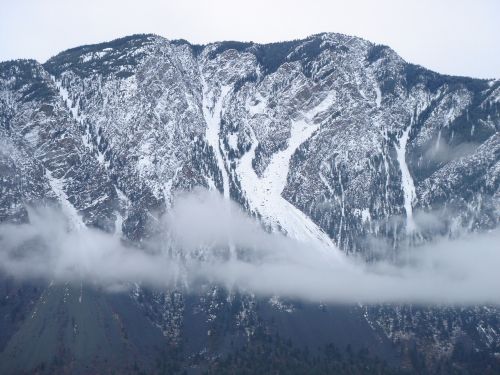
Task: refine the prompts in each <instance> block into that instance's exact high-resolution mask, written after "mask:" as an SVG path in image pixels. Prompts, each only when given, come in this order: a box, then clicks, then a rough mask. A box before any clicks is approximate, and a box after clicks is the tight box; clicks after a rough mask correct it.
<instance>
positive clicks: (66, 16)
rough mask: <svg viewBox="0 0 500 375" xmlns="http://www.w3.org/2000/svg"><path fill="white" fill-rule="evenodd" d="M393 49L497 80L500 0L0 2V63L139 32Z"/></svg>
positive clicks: (198, 39) (428, 63) (446, 69)
mask: <svg viewBox="0 0 500 375" xmlns="http://www.w3.org/2000/svg"><path fill="white" fill-rule="evenodd" d="M324 31H329V32H340V33H344V34H350V35H356V36H360V37H363V38H365V39H368V40H371V41H373V42H376V43H382V44H387V45H389V46H390V47H392V48H393V49H395V50H396V51H397V52H398V53H399V54H400V55H401V56H402V57H403V58H404V59H406V60H407V61H409V62H413V63H417V64H420V65H424V66H425V67H428V68H430V69H433V70H436V71H438V72H442V73H448V74H457V75H467V76H474V77H483V78H500V0H345V1H339V0H254V1H240V0H199V1H196V0H182V1H160V0H141V1H131V0H106V1H105V0H85V1H83V0H81V1H78V0H71V1H69V0H1V2H0V61H3V60H8V59H13V58H35V59H37V60H39V61H41V62H44V61H45V60H46V59H47V58H49V57H50V56H52V55H54V54H56V53H58V52H59V51H61V50H64V49H67V48H70V47H75V46H78V45H81V44H89V43H97V42H102V41H106V40H111V39H114V38H117V37H121V36H125V35H129V34H135V33H155V34H159V35H162V36H164V37H167V38H169V39H177V38H183V39H187V40H189V41H191V42H194V43H207V42H212V41H218V40H229V39H232V40H243V41H254V42H270V41H279V40H287V39H294V38H301V37H305V36H308V35H310V34H315V33H319V32H324Z"/></svg>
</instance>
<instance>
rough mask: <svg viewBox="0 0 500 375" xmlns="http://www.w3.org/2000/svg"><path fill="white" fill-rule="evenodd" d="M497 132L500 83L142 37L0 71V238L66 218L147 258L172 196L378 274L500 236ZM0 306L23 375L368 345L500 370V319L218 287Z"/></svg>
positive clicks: (320, 38)
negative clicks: (422, 252)
mask: <svg viewBox="0 0 500 375" xmlns="http://www.w3.org/2000/svg"><path fill="white" fill-rule="evenodd" d="M499 130H500V81H499V80H479V79H473V78H466V77H452V76H446V75H441V74H438V73H435V72H432V71H429V70H427V69H425V68H423V67H420V66H417V65H413V64H410V63H407V62H405V61H404V60H403V59H402V58H401V57H399V56H398V55H397V54H396V53H395V52H394V51H393V50H391V49H390V48H389V47H386V46H381V45H375V44H373V43H370V42H368V41H365V40H363V39H360V38H356V37H351V36H346V35H341V34H331V33H325V34H319V35H314V36H311V37H309V38H307V39H304V40H294V41H289V42H280V43H272V44H265V45H261V44H255V43H243V42H233V41H227V42H220V43H213V44H208V45H193V44H190V43H189V42H187V41H185V40H174V41H169V40H166V39H164V38H162V37H159V36H156V35H133V36H129V37H125V38H122V39H117V40H114V41H111V42H107V43H102V44H97V45H89V46H81V47H77V48H73V49H70V50H67V51H64V52H61V53H60V54H58V55H56V56H55V57H53V58H51V59H49V60H48V61H47V62H46V63H45V64H40V63H38V62H36V61H33V60H16V61H8V62H3V63H0V145H1V148H0V171H1V174H0V191H1V195H0V221H1V222H4V223H23V222H26V221H27V220H29V219H28V209H29V207H30V205H33V204H56V205H59V206H60V207H61V209H62V211H63V212H64V213H65V214H66V216H68V218H70V224H71V225H72V226H73V228H79V227H83V226H88V227H92V228H97V229H99V230H102V231H105V232H108V233H115V234H116V235H118V236H121V237H122V238H123V239H124V240H126V241H130V242H132V243H139V244H140V243H142V242H143V241H146V240H147V239H148V238H150V237H151V236H154V234H155V233H157V232H158V230H159V228H158V217H159V216H160V215H161V214H163V213H165V212H168V211H169V210H170V208H171V205H172V202H173V198H174V197H175V196H176V194H178V193H179V192H182V191H190V190H192V189H194V188H196V187H198V186H201V187H205V188H208V189H212V190H218V191H219V192H220V193H221V194H222V195H223V196H224V197H225V198H227V199H231V200H233V201H235V202H237V203H238V204H239V205H241V207H242V208H244V210H246V211H247V212H248V213H249V214H251V215H253V216H255V217H257V218H259V220H260V221H261V222H262V223H263V225H265V226H266V227H267V228H268V230H272V231H280V232H282V233H284V234H286V235H288V236H290V237H292V238H294V239H298V240H301V241H307V242H313V243H321V244H322V245H326V246H331V247H338V248H339V249H341V250H342V251H344V252H345V253H346V254H349V255H353V256H354V255H356V256H357V255H359V256H361V257H363V258H364V259H365V260H366V261H371V260H373V259H375V258H376V257H377V256H378V254H379V252H380V251H379V250H380V247H383V248H390V249H393V251H394V253H397V252H398V250H399V249H400V248H402V247H405V246H408V245H412V246H413V245H418V244H421V243H425V242H426V241H428V240H430V239H432V238H434V237H436V236H442V235H446V236H452V237H453V236H455V235H457V234H458V233H460V232H463V231H469V232H473V231H484V230H488V229H492V228H495V227H497V226H498V224H499V218H500V215H499V212H500V190H499V185H500V162H499V160H500V133H499ZM0 292H1V294H0V300H1V301H2V302H1V304H0V310H1V312H2V314H1V316H2V317H3V318H2V320H1V321H0V325H1V327H2V330H1V332H2V334H0V350H1V351H2V354H1V358H2V359H1V361H0V362H1V363H2V365H0V367H1V368H3V369H4V371H9V372H15V371H20V372H22V371H25V372H30V371H35V370H34V369H36V371H38V372H39V373H43V372H44V371H49V372H50V371H53V370H54V369H58V371H62V372H67V373H73V372H82V373H85V372H92V371H105V370H102V369H109V368H111V367H113V366H114V367H117V366H120V368H122V371H123V372H127V371H129V372H132V373H133V372H134V371H136V370H138V369H145V370H147V371H149V370H150V371H155V370H153V368H154V366H157V368H162V369H163V370H165V371H167V369H166V367H165V366H167V365H168V364H169V363H170V364H171V363H178V361H179V358H189V361H190V363H189V371H191V372H193V373H196V372H197V371H198V372H200V371H209V370H210V369H212V367H210V366H219V367H215V370H213V371H215V372H217V371H218V370H220V371H222V370H221V369H222V367H220V366H228V368H230V366H232V364H231V361H229V360H227V357H226V355H227V353H235V352H237V353H240V354H239V355H240V357H241V358H244V356H242V355H241V352H239V351H240V350H241V348H246V346H245V345H247V343H248V342H251V341H252V340H253V339H255V340H256V341H258V342H259V343H261V342H266V340H268V339H270V338H275V337H279V339H276V340H277V343H278V344H276V347H279V345H280V344H279V343H281V341H280V340H283V342H284V343H287V340H290V345H294V346H297V347H298V348H304V347H307V348H317V347H319V346H322V345H330V344H333V345H335V346H336V347H338V348H341V351H343V350H344V348H346V346H348V347H349V348H351V347H353V348H355V350H361V349H363V348H365V347H368V348H370V349H371V353H370V356H374V357H378V358H381V359H384V360H386V361H387V362H388V363H389V364H390V365H389V366H390V367H391V366H392V367H391V368H396V369H400V370H401V369H404V370H406V371H423V370H422V369H426V370H425V371H436V372H437V371H438V370H439V369H441V370H440V371H447V370H446V369H447V367H446V366H451V367H449V368H454V369H458V370H460V369H466V370H464V371H471V372H474V371H475V370H477V368H476V367H474V366H477V365H478V364H479V363H480V364H483V365H484V364H485V363H487V366H489V367H488V368H490V369H492V371H493V372H492V373H494V372H495V367H494V366H497V367H496V369H498V366H499V363H498V359H495V358H498V353H499V352H500V349H499V346H500V327H499V323H498V322H499V318H500V310H499V309H498V308H497V307H494V306H477V307H469V308H465V307H464V308H458V307H442V308H437V307H426V306H412V305H404V306H393V305H387V306H386V305H373V306H362V305H357V306H326V305H322V306H317V305H314V304H307V303H303V302H298V301H288V300H286V299H283V298H279V297H276V298H273V299H271V300H263V299H260V298H257V297H255V296H252V295H240V294H235V295H232V294H228V293H227V292H226V291H224V290H222V289H220V288H218V287H213V288H210V289H208V290H207V291H206V293H205V294H202V295H189V294H185V293H183V292H182V291H180V290H168V291H165V290H151V289H148V288H142V287H139V286H137V287H136V288H135V289H134V290H133V291H132V292H131V293H130V294H125V295H124V294H117V295H114V294H111V295H110V294H108V293H105V292H102V291H99V290H95V289H93V288H91V287H86V286H84V285H81V287H80V288H76V287H75V286H72V285H62V286H61V285H51V284H47V283H45V282H42V281H40V282H22V281H19V280H13V279H11V278H9V277H3V278H2V287H1V289H0ZM82 295H83V298H82ZM87 297H88V298H87ZM79 327H80V328H81V327H84V328H83V329H80V328H79ZM276 335H277V336H276ZM259 340H260V341H259ZM262 345H264V344H262ZM283 345H284V347H287V345H286V344H283ZM262 347H265V345H264V346H262ZM288 347H290V346H288ZM39 348H44V350H43V351H39ZM166 348H168V350H166ZM253 348H254V349H255V348H259V346H255V347H253ZM254 349H251V350H254ZM165 350H166V352H164V351H165ZM247 350H250V349H247ZM297 350H299V349H297ZM300 350H302V349H300ZM308 350H309V349H308ZM247 352H248V351H247ZM264 352H266V350H264ZM33 353H37V355H36V356H35V355H34V354H33ZM160 353H163V354H161V355H160ZM252 353H253V352H252ZM284 353H288V352H286V351H284ZM348 353H349V351H348ZM230 355H231V354H230ZM253 355H257V354H255V353H254V354H253ZM345 355H347V357H345ZM349 355H350V354H345V353H344V354H339V356H340V357H335V356H333V357H331V356H330V357H328V358H330V360H331V361H333V362H334V364H335V365H338V364H339V363H344V364H345V362H342V361H343V360H341V359H339V358H344V359H345V358H350V357H349ZM175 356H177V357H175ZM179 356H180V357H179ZM287 356H288V357H286V358H290V356H292V354H290V353H288V354H287ZM343 356H344V357H343ZM370 356H368V357H369V358H371V357H370ZM495 356H496V357H495ZM174 357H175V358H174ZM278 357H279V356H278ZM158 358H163V360H158ZM165 358H167V359H169V361H167V360H165ZM224 358H226V359H224ZM332 358H333V359H332ZM363 358H365V357H363ZM155 360H156V364H155ZM358 360H360V359H359V358H358ZM158 361H159V362H158ZM224 361H226V362H224ZM347 361H348V360H347ZM360 361H361V360H360ZM366 361H368V362H367V363H368V365H367V366H372V365H373V366H375V368H377V366H378V364H374V363H375V362H370V361H372V359H366ZM373 361H376V359H373ZM181 362H182V361H181ZM329 363H330V362H329ZM162 366H163V367H162ZM183 366H187V364H186V363H184V364H183ZM311 366H312V365H311ZM332 366H333V365H332ZM339 366H340V365H339ZM443 366H444V367H443ZM492 366H493V367H492ZM332 368H334V367H330V368H329V369H330V370H329V371H334V370H332ZM484 368H486V367H484ZM484 368H483V370H484ZM96 369H98V370H96ZM99 369H100V370H99ZM148 369H149V370H148ZM217 369H218V370H217ZM443 369H445V370H443ZM175 370H176V369H173V368H170V369H169V370H168V371H171V372H172V371H175ZM323 370H324V369H323ZM379 370H380V368H379ZM458 370H457V371H458ZM210 371H212V370H210ZM305 371H307V370H305ZM352 371H360V370H359V369H357V370H356V369H352ZM108 372H109V371H108ZM105 373H107V372H105Z"/></svg>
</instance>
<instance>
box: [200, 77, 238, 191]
mask: <svg viewBox="0 0 500 375" xmlns="http://www.w3.org/2000/svg"><path fill="white" fill-rule="evenodd" d="M201 82H202V87H203V102H202V107H203V117H204V118H205V122H206V124H207V131H206V140H207V143H208V144H209V145H210V146H212V148H213V150H214V153H215V158H216V160H217V166H218V168H219V170H220V171H221V173H222V186H223V195H224V198H227V199H229V176H228V173H227V170H226V164H225V159H224V156H223V155H222V152H221V150H220V125H221V116H222V109H223V104H224V99H225V97H226V95H227V94H228V93H229V91H231V87H230V86H221V89H220V91H221V92H220V95H219V96H218V97H217V99H216V100H215V103H214V104H213V107H212V101H213V99H214V97H213V95H214V93H213V91H209V90H208V87H207V84H206V82H205V79H204V78H203V75H201Z"/></svg>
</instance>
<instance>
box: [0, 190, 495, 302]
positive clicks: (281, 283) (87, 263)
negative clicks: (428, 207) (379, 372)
mask: <svg viewBox="0 0 500 375" xmlns="http://www.w3.org/2000/svg"><path fill="white" fill-rule="evenodd" d="M29 216H30V223H29V224H22V225H8V224H3V225H1V226H0V271H2V272H4V273H6V274H8V275H10V276H13V277H16V278H23V279H24V278H43V279H47V280H52V281H54V282H78V283H79V282H81V281H84V282H86V283H90V284H95V285H97V286H100V287H104V288H105V289H108V290H120V289H124V288H128V287H129V286H130V285H132V283H141V284H145V285H149V286H153V287H156V288H184V289H186V290H187V291H192V292H197V291H198V287H199V286H200V285H206V284H207V283H214V284H218V285H220V286H223V287H225V288H227V289H228V290H232V291H236V290H237V291H240V292H249V293H254V294H257V295H261V296H272V295H279V296H282V297H288V298H298V299H303V300H308V301H314V302H340V303H357V302H362V303H372V302H373V303H375V302H376V303H378V302H412V303H430V304H478V303H493V304H499V303H500V293H498V286H499V285H500V272H499V267H500V248H499V244H500V233H499V231H493V232H490V233H486V234H474V235H468V236H466V237H463V238H461V239H457V240H444V239H442V240H439V241H436V242H433V243H430V244H428V245H426V246H420V247H416V248H410V249H408V250H404V251H402V253H401V256H400V259H399V262H397V264H395V263H393V262H388V261H379V262H376V263H372V264H366V263H363V262H361V261H359V260H355V259H351V258H347V257H345V256H343V255H342V254H341V253H340V251H338V250H337V249H332V248H324V247H322V246H321V245H316V244H315V242H314V241H311V243H302V242H298V241H294V240H292V239H290V238H288V237H286V236H284V235H282V234H278V233H272V234H271V233H268V232H266V231H265V230H264V229H263V228H262V227H261V226H260V225H259V223H258V222H257V221H256V220H254V219H253V218H251V217H249V216H248V215H246V214H245V213H244V212H242V211H241V210H240V209H239V208H238V207H237V206H236V205H235V204H234V203H230V202H227V201H225V200H224V199H222V198H221V197H220V196H218V195H216V194H213V193H208V192H200V191H198V192H196V193H192V194H187V195H183V196H181V197H179V198H178V199H177V200H176V202H175V204H174V208H173V210H172V211H171V212H170V213H169V214H168V215H167V216H166V217H164V218H163V219H162V224H163V228H164V231H163V232H162V233H160V235H159V236H158V238H156V239H154V240H152V241H150V243H149V244H148V245H147V246H146V247H145V248H141V249H139V248H136V247H133V246H130V245H126V244H125V243H124V242H123V241H121V240H120V239H119V238H118V237H116V236H114V235H111V234H106V233H103V232H100V231H97V230H92V229H85V230H82V231H69V230H68V229H67V225H66V224H67V223H66V219H65V218H64V216H63V215H62V214H61V213H60V212H58V211H56V210H53V209H47V208H38V209H32V210H31V211H30V213H29Z"/></svg>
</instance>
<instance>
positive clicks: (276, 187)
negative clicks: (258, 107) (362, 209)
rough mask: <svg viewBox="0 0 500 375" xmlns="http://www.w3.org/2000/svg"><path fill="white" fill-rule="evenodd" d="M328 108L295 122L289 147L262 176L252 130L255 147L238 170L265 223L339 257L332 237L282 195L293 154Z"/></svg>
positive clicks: (278, 155)
mask: <svg viewBox="0 0 500 375" xmlns="http://www.w3.org/2000/svg"><path fill="white" fill-rule="evenodd" d="M328 102H330V99H329V100H328ZM326 107H327V105H326V103H323V102H322V103H321V104H320V106H318V107H316V108H315V109H313V110H311V111H309V112H308V113H307V114H308V117H303V118H301V119H299V120H297V121H293V122H292V126H291V129H290V138H289V139H288V146H287V148H286V149H285V150H283V151H280V152H277V153H275V154H274V155H273V157H272V159H271V161H270V163H269V165H268V166H267V168H266V170H265V171H264V173H263V174H262V177H259V176H257V174H256V173H255V170H254V169H253V167H252V160H253V158H254V157H255V149H256V148H257V145H258V141H257V139H256V137H255V134H254V132H253V129H250V130H251V137H252V146H251V148H250V150H249V151H248V152H247V153H246V154H245V155H243V157H242V158H241V159H240V161H239V163H238V165H237V167H236V170H237V172H238V175H239V177H240V179H241V186H242V189H243V191H244V192H245V194H246V197H247V200H248V202H249V204H250V207H251V208H252V209H253V210H255V211H256V212H258V213H259V214H260V215H261V217H262V219H263V221H264V222H265V223H267V224H269V225H271V227H272V228H273V229H274V230H276V231H278V230H280V229H283V230H284V231H285V232H286V233H287V235H288V236H290V237H292V238H294V239H296V240H298V241H301V242H307V243H313V244H315V245H317V247H318V248H320V249H322V250H328V251H327V253H328V254H329V255H332V254H333V255H338V258H339V259H340V252H338V251H337V249H336V246H335V245H334V243H333V242H332V240H331V239H330V237H329V236H328V235H327V234H326V233H325V232H324V231H323V230H322V229H321V228H319V227H318V226H317V225H316V224H315V223H314V222H313V221H312V220H311V219H310V218H309V217H308V216H307V215H306V214H305V213H303V212H302V211H300V210H299V209H298V208H297V207H295V206H294V205H293V204H291V203H290V202H288V201H287V200H286V199H285V198H283V197H282V195H281V194H282V192H283V189H284V188H285V185H286V182H287V176H288V171H289V168H290V159H291V157H292V155H293V154H294V153H295V152H296V150H297V149H298V148H299V146H300V145H301V144H302V143H304V142H305V141H306V140H307V139H308V138H310V137H311V135H312V134H313V133H314V132H315V131H316V130H317V129H318V128H319V125H317V124H311V123H310V118H311V117H314V116H315V115H316V114H317V113H319V111H321V110H323V108H326ZM332 249H334V251H333V252H332V251H331V250H332Z"/></svg>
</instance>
